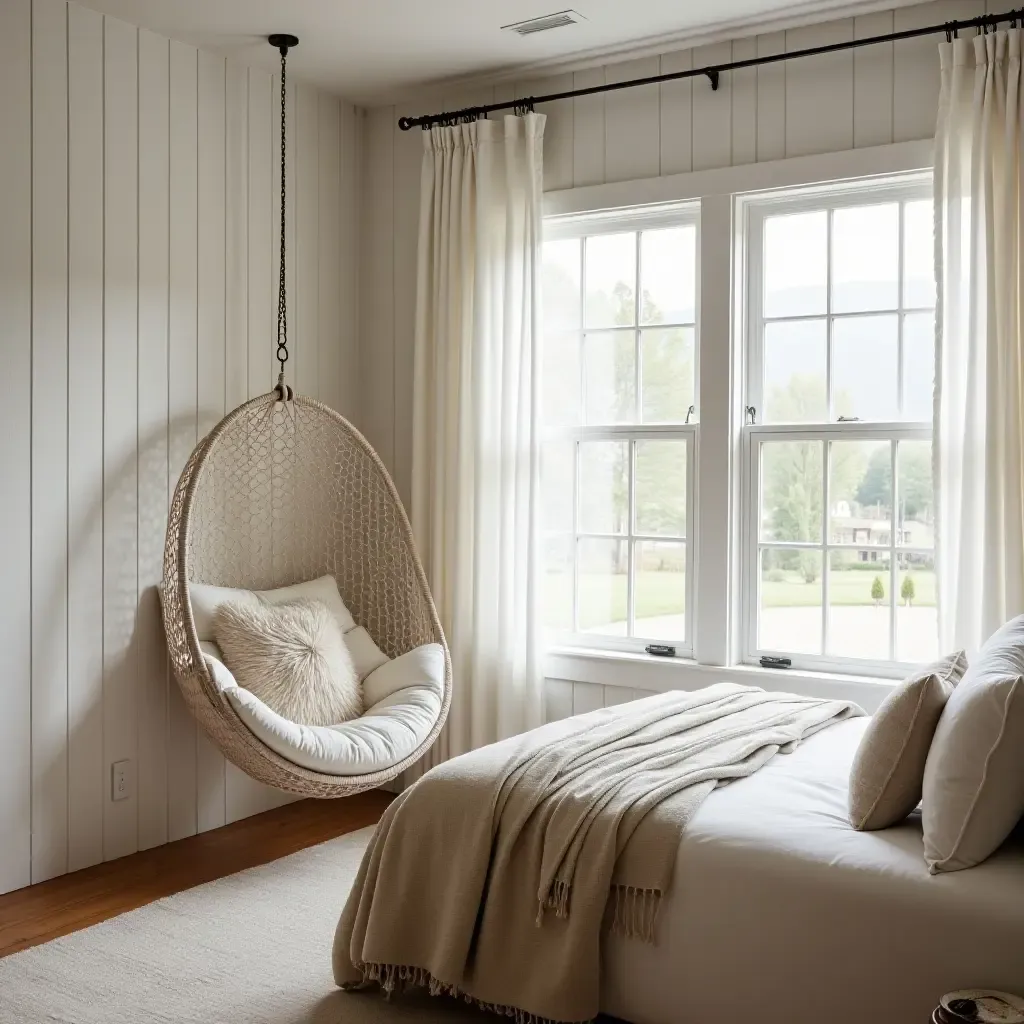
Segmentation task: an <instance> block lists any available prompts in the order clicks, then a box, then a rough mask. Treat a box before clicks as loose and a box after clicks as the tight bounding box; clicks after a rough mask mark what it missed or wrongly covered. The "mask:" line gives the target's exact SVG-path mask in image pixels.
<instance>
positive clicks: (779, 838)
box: [601, 719, 1024, 1024]
mask: <svg viewBox="0 0 1024 1024" xmlns="http://www.w3.org/2000/svg"><path fill="white" fill-rule="evenodd" d="M867 721H868V720H867V719H857V720H854V721H850V722H844V723H840V724H839V725H836V726H833V727H832V728H829V729H826V730H825V731H824V732H821V733H819V734H818V735H816V736H814V737H812V738H811V739H809V740H808V741H807V742H806V743H804V744H803V745H802V746H801V747H799V748H798V749H797V750H796V751H795V752H794V753H792V754H788V755H779V756H777V757H776V758H775V759H774V760H773V761H772V762H771V763H770V764H768V765H767V766H766V767H764V768H762V769H761V770H760V771H759V772H758V773H757V774H756V775H753V776H751V777H750V778H746V779H741V780H739V781H737V782H735V783H733V784H731V785H729V786H726V787H724V788H722V789H719V790H717V791H716V792H714V793H713V794H711V796H710V797H709V798H708V799H707V800H706V801H705V802H704V805H703V806H702V807H701V809H700V810H699V811H698V812H697V814H696V816H695V817H694V819H693V821H692V822H691V823H690V825H689V828H688V830H687V832H686V834H685V836H684V838H683V841H682V843H681V845H680V850H679V857H678V861H677V864H676V875H675V880H674V883H673V887H672V891H671V892H670V894H669V896H668V898H667V899H666V900H665V901H664V903H663V906H662V910H661V916H660V918H659V923H658V935H657V943H656V945H654V946H651V945H648V944H646V943H640V942H636V941H632V940H626V939H621V938H617V937H614V936H608V937H607V938H606V939H605V940H604V944H603V947H602V961H603V964H602V967H603V969H602V995H601V1007H602V1010H603V1011H604V1012H606V1013H609V1014H613V1015H615V1016H617V1017H622V1018H624V1019H627V1020H629V1021H632V1022H634V1024H719V1022H721V1024H740V1022H741V1021H743V1022H745V1021H756V1022H757V1024H864V1022H865V1021H868V1020H870V1021H871V1024H918V1022H920V1024H924V1022H926V1021H927V1020H928V1019H929V1015H930V1013H931V1010H932V1009H933V1008H934V1007H935V1005H936V1004H937V1003H938V999H939V997H940V996H941V995H942V994H943V993H945V992H948V991H951V990H954V989H961V988H970V987H993V988H998V989H1003V990H1008V991H1010V992H1018V993H1021V994H1024V842H1022V841H1020V840H1011V842H1010V843H1009V844H1008V845H1007V846H1006V847H1004V849H1003V850H1001V851H1000V852H999V853H998V854H997V855H996V856H995V857H993V858H992V859H991V860H989V861H987V862H986V863H984V864H982V865H981V866H979V867H976V868H972V869H970V870H968V871H958V872H955V873H953V874H946V875H935V876H933V875H929V873H928V869H927V867H926V866H925V863H924V857H923V852H922V838H921V827H920V821H919V818H918V817H917V816H916V815H915V816H914V817H912V818H911V819H909V820H908V821H907V823H905V824H904V825H901V826H898V827H896V828H893V829H887V830H885V831H883V832H874V833H870V832H856V831H854V830H853V828H851V826H850V824H849V822H848V820H847V817H846V794H847V779H848V775H849V767H850V763H851V761H852V759H853V755H854V751H855V750H856V748H857V743H858V741H859V740H860V737H861V734H862V733H863V731H864V729H865V727H866V725H867Z"/></svg>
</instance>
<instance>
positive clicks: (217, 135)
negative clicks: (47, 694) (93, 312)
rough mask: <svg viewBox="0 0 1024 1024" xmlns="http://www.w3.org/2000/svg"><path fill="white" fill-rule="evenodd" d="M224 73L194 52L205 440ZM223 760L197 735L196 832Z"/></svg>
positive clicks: (219, 314) (212, 410) (212, 401)
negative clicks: (196, 71)
mask: <svg viewBox="0 0 1024 1024" xmlns="http://www.w3.org/2000/svg"><path fill="white" fill-rule="evenodd" d="M225 74H226V65H225V61H224V58H223V57H216V56H214V55H213V54H209V53H200V54H199V67H198V88H197V97H198V105H197V106H198V122H197V125H196V134H197V139H198V153H197V166H198V173H197V206H196V209H197V222H198V267H197V270H198V292H197V339H198V363H197V367H198V374H197V381H196V398H197V406H198V413H197V415H198V431H197V432H198V435H199V437H205V436H206V435H207V434H208V433H209V432H210V431H211V430H212V429H213V428H214V427H215V426H216V425H217V423H218V422H219V421H220V419H221V418H222V417H223V415H224V413H225V411H226V410H225V407H224V403H225V376H224V375H225V360H226V354H227V353H226V345H225V340H224V339H225V324H226V321H225V318H226V306H225V295H226V267H227V260H226V251H225V249H226V234H227V223H226V220H225V200H224V191H225V188H224V169H225V138H226V135H225V131H224V117H225ZM224 773H225V762H224V757H223V755H222V754H221V752H220V751H219V750H218V749H217V748H216V746H214V744H213V742H212V741H211V740H210V738H209V737H208V736H207V735H206V733H205V732H204V731H203V730H202V729H199V730H197V735H196V782H197V788H196V798H197V807H196V824H197V826H198V829H199V831H200V832H206V831H208V830H209V829H211V828H217V827H219V826H220V825H223V824H224V822H225V820H226V818H225V795H224Z"/></svg>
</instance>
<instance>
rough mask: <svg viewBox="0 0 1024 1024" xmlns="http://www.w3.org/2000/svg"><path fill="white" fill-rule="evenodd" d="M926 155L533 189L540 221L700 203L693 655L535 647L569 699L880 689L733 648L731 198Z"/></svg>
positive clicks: (741, 393) (737, 599)
mask: <svg viewBox="0 0 1024 1024" xmlns="http://www.w3.org/2000/svg"><path fill="white" fill-rule="evenodd" d="M932 165H933V143H932V142H931V141H930V140H921V141H913V142H900V143H890V144H885V145H881V146H866V147H863V148H859V149H850V150H843V151H838V152H833V153H819V154H811V155H808V156H797V157H787V158H784V159H780V160H771V161H764V162H761V163H753V164H742V165H737V166H734V167H723V168H715V169H712V170H701V171H692V172H683V173H679V174H670V175H662V176H658V177H652V178H645V179H636V180H629V181H615V182H608V183H605V184H600V185H583V186H575V187H572V188H566V189H562V190H557V191H551V192H547V193H545V195H544V213H545V215H546V224H545V227H546V229H548V230H550V229H551V228H553V227H554V226H555V225H557V224H558V223H559V222H560V221H561V222H565V221H567V220H569V219H571V218H573V217H583V216H600V217H607V218H612V217H615V216H632V215H635V214H636V213H638V212H639V211H644V210H647V211H657V210H659V209H663V208H665V207H667V206H672V205H679V204H681V203H698V204H699V205H700V253H699V258H698V261H697V262H698V271H699V274H700V280H701V284H700V290H699V297H698V303H699V307H700V314H699V319H700V323H699V346H698V351H699V359H700V370H699V381H698V388H697V402H696V404H697V406H698V408H699V409H700V411H701V417H700V418H701V430H700V440H699V445H698V447H697V450H696V462H697V464H696V466H695V475H696V484H695V498H696V505H695V508H694V514H693V518H692V520H691V522H692V523H693V525H692V526H691V528H690V529H691V533H692V534H693V535H694V537H695V544H694V548H693V560H692V564H691V565H690V566H688V569H689V574H688V575H689V576H690V577H691V579H692V581H693V586H694V587H695V588H696V593H697V594H699V599H698V604H696V605H695V606H694V613H693V614H688V616H687V619H688V625H689V627H690V629H691V631H692V636H693V655H692V657H691V658H685V657H677V658H657V657H652V656H650V655H647V654H642V653H635V652H620V651H611V650H606V649H600V648H598V647H596V645H595V644H593V642H592V640H591V638H590V637H589V636H588V637H587V646H586V647H579V646H572V647H569V646H558V645H555V646H552V647H550V648H549V649H548V652H547V654H546V656H545V662H544V674H545V676H546V677H547V679H548V680H549V683H548V685H549V687H551V686H554V685H555V682H554V681H558V683H557V685H558V686H559V687H561V689H558V690H557V693H558V694H559V695H561V694H563V692H564V688H565V687H568V689H569V697H570V709H571V705H572V700H571V698H572V690H573V685H574V684H579V685H580V686H582V690H580V696H581V697H583V698H584V699H585V700H586V699H590V698H591V695H592V693H593V687H600V686H604V687H607V688H609V689H608V691H606V692H608V693H615V694H616V695H617V694H618V693H619V692H620V691H621V690H622V688H635V689H637V690H640V691H659V692H660V691H667V690H678V689H695V688H697V687H702V686H707V685H709V684H711V683H717V682H723V681H728V682H735V683H744V684H748V685H756V686H764V687H767V688H768V689H784V690H786V691H788V692H791V693H801V694H806V695H808V696H813V697H840V698H843V699H849V700H853V701H856V702H858V703H859V704H861V705H862V706H863V707H865V708H867V709H869V710H870V709H872V708H875V707H877V706H878V704H879V702H880V701H881V700H882V699H883V698H884V697H885V695H886V694H887V693H888V692H889V690H890V687H891V685H892V681H891V679H890V678H886V677H885V676H882V675H869V674H868V671H867V670H866V669H865V668H858V670H856V672H855V673H850V672H849V671H847V672H835V671H831V672H830V671H825V670H824V669H822V670H806V669H801V668H797V667H794V668H792V669H790V670H789V671H787V672H779V671H775V670H771V669H764V668H761V667H760V666H757V665H752V664H749V663H748V662H747V661H746V660H745V658H744V654H743V639H744V638H743V636H742V615H743V609H742V591H741V571H740V570H741V568H742V565H743V561H744V545H745V540H744V536H745V534H744V531H743V528H742V525H743V524H742V516H741V513H740V509H741V507H742V501H743V500H744V496H745V489H746V486H747V485H746V483H745V477H744V469H745V463H744V460H743V443H744V436H743V419H744V417H743V408H744V400H745V398H746V392H745V389H744V378H745V376H746V374H745V372H744V365H743V364H744V361H745V345H744V344H743V341H744V339H745V337H746V329H747V328H746V324H745V320H744V315H743V311H744V308H745V304H744V302H743V296H744V291H745V287H744V286H745V275H746V266H745V260H744V258H743V252H742V248H743V214H744V211H743V205H744V200H745V198H747V197H751V196H753V195H755V194H757V195H763V194H765V193H766V192H769V191H771V190H781V189H794V188H800V187H809V188H813V187H816V186H819V185H823V184H827V183H832V184H835V185H837V186H839V187H841V186H842V184H843V183H844V182H847V183H854V186H855V187H858V188H859V187H862V186H863V184H864V183H865V182H866V181H869V180H870V179H872V178H883V177H884V178H891V177H892V176H895V175H900V174H908V173H915V172H924V171H929V170H930V168H931V167H932ZM554 692H556V691H552V693H554ZM559 699H562V698H561V697H559Z"/></svg>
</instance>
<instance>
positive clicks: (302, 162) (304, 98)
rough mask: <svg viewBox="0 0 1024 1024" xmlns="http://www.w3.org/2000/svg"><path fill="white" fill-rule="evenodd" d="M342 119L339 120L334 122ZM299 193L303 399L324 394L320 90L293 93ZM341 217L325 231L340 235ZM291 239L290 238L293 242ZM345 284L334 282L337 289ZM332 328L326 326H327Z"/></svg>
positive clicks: (296, 260)
mask: <svg viewBox="0 0 1024 1024" xmlns="http://www.w3.org/2000/svg"><path fill="white" fill-rule="evenodd" d="M337 121H338V119H337V118H335V123H337ZM294 152H295V182H296V184H295V190H294V192H293V193H292V195H293V197H294V198H293V205H292V210H293V218H294V221H293V223H294V232H293V234H294V237H295V239H296V241H297V243H298V244H297V246H296V248H295V249H294V250H293V255H292V259H291V262H292V263H293V264H294V266H295V298H294V310H295V312H294V318H293V324H294V339H295V341H294V346H293V347H294V350H295V353H296V356H297V358H298V363H297V364H296V368H295V373H294V375H293V378H292V379H293V380H294V381H295V387H296V389H297V390H298V392H299V393H300V394H302V395H309V396H310V397H311V398H318V397H319V396H320V390H319V389H320V365H319V363H320V360H319V351H318V348H317V344H316V339H317V337H318V334H319V321H320V271H319V268H318V263H319V261H320V240H319V230H318V221H319V216H318V213H317V209H318V207H319V203H320V200H319V194H318V188H319V185H318V182H319V178H320V111H319V100H318V97H317V94H316V91H315V90H313V89H310V88H309V87H308V86H304V85H300V86H298V87H296V89H295V146H294ZM339 228H340V225H339V224H338V221H337V214H336V213H335V215H334V220H333V221H332V223H331V224H328V225H327V226H326V227H325V230H326V231H328V232H330V233H331V234H332V235H335V236H336V235H337V231H338V230H339ZM291 241H292V239H291V238H289V242H291ZM340 285H341V282H340V281H339V282H336V283H335V285H334V287H335V289H337V288H339V287H340ZM326 326H328V325H325V327H326Z"/></svg>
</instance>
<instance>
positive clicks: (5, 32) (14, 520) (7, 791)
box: [0, 0, 32, 891]
mask: <svg viewBox="0 0 1024 1024" xmlns="http://www.w3.org/2000/svg"><path fill="white" fill-rule="evenodd" d="M31 23H32V8H31V3H30V0H5V2H4V3H3V4H0V36H2V38H3V39H4V41H5V44H6V45H7V46H8V47H9V48H10V52H9V53H8V54H6V56H5V59H4V60H3V61H2V62H0V95H2V96H3V97H4V102H3V103H2V104H0V138H2V139H3V140H4V144H3V145H2V146H0V181H2V182H3V187H2V188H0V224H2V225H3V244H2V245H0V324H2V326H0V332H2V333H0V337H2V338H3V341H4V361H5V365H4V382H5V387H6V390H7V395H6V398H5V400H4V401H3V402H2V403H0V434H2V436H3V438H4V443H3V445H0V479H3V481H4V500H3V501H0V550H2V559H3V566H4V584H5V585H4V595H5V596H4V599H3V604H2V605H0V608H2V612H0V649H2V650H3V652H4V674H3V680H2V681H0V693H3V695H4V700H3V713H2V714H0V750H3V766H4V770H3V771H2V772H0V891H6V890H8V889H16V888H18V887H19V886H22V885H28V883H29V880H30V877H31V856H32V852H31V851H32V838H31V837H32V810H31V794H32V765H31V737H32V724H31V716H32V712H31V694H32V649H31V643H32V641H31V636H32V633H31V625H32V622H31V603H30V601H28V600H27V599H26V597H27V595H29V594H31V592H32V563H31V551H32V508H31V494H32V479H31V473H32V465H31V448H30V447H29V445H28V444H24V443H22V444H16V443H10V441H11V440H13V439H17V438H28V437H29V436H30V431H31V425H32V408H31V397H32V358H31V346H32V298H31V296H32V238H31V232H32V220H31V213H32V105H31V96H32V40H31Z"/></svg>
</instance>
